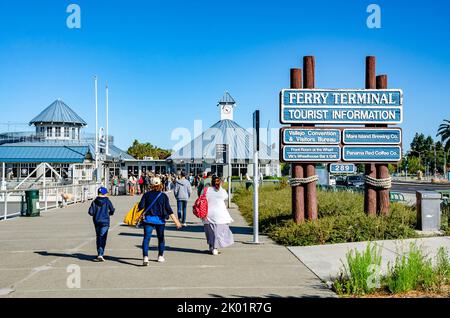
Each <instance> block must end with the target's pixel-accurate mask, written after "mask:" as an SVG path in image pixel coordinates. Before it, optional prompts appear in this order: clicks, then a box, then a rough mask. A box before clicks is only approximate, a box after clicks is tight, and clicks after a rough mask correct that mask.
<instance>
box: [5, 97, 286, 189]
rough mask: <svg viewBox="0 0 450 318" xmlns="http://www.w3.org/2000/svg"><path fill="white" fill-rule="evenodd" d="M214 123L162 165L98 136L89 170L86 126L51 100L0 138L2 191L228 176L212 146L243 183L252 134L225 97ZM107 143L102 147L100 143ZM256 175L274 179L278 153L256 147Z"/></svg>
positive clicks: (90, 137) (90, 138)
mask: <svg viewBox="0 0 450 318" xmlns="http://www.w3.org/2000/svg"><path fill="white" fill-rule="evenodd" d="M218 106H219V110H220V116H221V117H220V120H219V121H218V122H217V123H215V124H214V125H213V126H212V127H210V128H209V129H207V130H206V131H205V132H203V133H202V134H201V135H200V136H198V137H197V138H195V139H194V140H192V141H191V142H190V143H188V144H187V145H185V146H184V147H182V148H181V149H179V150H178V151H176V152H174V153H173V154H172V155H171V156H170V157H169V158H168V159H166V160H155V159H153V158H146V159H144V160H138V159H135V158H133V157H132V156H130V155H129V154H127V152H126V151H124V150H122V149H120V148H118V147H117V146H115V145H114V137H113V136H101V134H100V136H99V143H98V144H99V148H98V149H99V151H98V162H99V169H98V170H96V169H95V160H96V158H95V156H96V151H95V138H96V136H95V134H89V133H86V132H85V131H84V130H85V128H86V126H87V123H86V122H85V121H84V120H83V119H82V118H81V117H80V116H79V115H78V114H77V113H76V112H75V111H74V110H73V109H72V108H70V107H69V106H68V105H67V104H65V103H64V102H63V101H62V100H56V101H55V102H53V103H52V104H51V105H50V106H48V107H47V108H45V109H44V110H43V111H42V112H41V113H39V114H38V115H37V116H36V117H34V118H33V119H31V120H30V122H29V125H30V126H32V127H34V130H33V131H28V132H7V133H0V165H1V166H0V178H1V180H2V188H3V189H5V188H6V186H7V187H8V188H20V186H21V185H24V187H22V188H26V187H30V186H32V185H36V184H46V185H59V184H82V183H88V182H92V181H95V180H96V173H98V180H100V181H102V182H105V183H108V181H109V179H110V178H111V177H112V176H114V175H116V176H119V177H122V178H128V177H129V176H130V175H134V176H136V177H139V176H140V175H141V174H143V173H146V172H147V171H151V172H153V173H158V174H159V173H176V172H180V171H185V172H187V173H193V174H200V173H203V172H205V171H211V172H213V173H216V174H219V175H220V176H224V177H227V176H228V175H229V171H228V166H227V163H224V162H220V161H218V160H217V159H218V158H217V156H216V150H217V145H221V144H222V145H223V144H227V145H231V147H230V151H231V152H230V157H231V164H232V171H231V173H232V175H233V176H240V177H243V176H245V175H246V174H247V173H248V174H249V175H252V171H253V168H252V167H253V138H252V132H251V131H247V130H245V129H244V128H242V127H241V126H239V125H238V124H237V123H236V122H235V121H234V120H233V112H234V108H235V106H236V102H235V101H234V99H233V98H232V97H231V95H230V94H228V93H225V95H224V96H223V98H222V99H221V100H220V101H219V103H218ZM106 138H108V143H106ZM259 156H260V162H261V168H260V170H261V174H262V175H264V176H267V175H270V176H279V175H280V167H279V161H278V160H279V159H278V153H277V152H276V151H273V150H272V149H271V148H270V147H267V145H265V144H261V147H260V155H259Z"/></svg>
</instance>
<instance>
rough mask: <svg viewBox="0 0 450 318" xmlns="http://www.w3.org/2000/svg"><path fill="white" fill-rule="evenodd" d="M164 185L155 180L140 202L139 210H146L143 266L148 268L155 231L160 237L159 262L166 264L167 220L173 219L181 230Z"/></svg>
mask: <svg viewBox="0 0 450 318" xmlns="http://www.w3.org/2000/svg"><path fill="white" fill-rule="evenodd" d="M163 190H164V185H163V183H162V180H161V179H160V178H153V183H152V185H151V188H150V191H149V192H147V193H145V194H144V195H143V196H142V199H141V201H140V202H139V206H138V209H139V210H144V212H143V213H142V221H141V223H142V225H143V227H144V240H143V242H142V254H143V258H144V261H143V265H144V266H148V265H149V260H148V250H149V244H150V238H151V236H152V233H153V230H156V236H157V237H158V262H164V261H165V258H164V250H165V238H164V230H165V227H166V220H168V219H169V218H171V219H172V220H173V222H174V223H175V226H176V227H177V229H180V228H181V224H180V221H179V220H178V218H177V217H176V215H174V214H173V211H172V208H171V207H170V203H169V197H168V196H167V194H165V193H163V192H162V191H163Z"/></svg>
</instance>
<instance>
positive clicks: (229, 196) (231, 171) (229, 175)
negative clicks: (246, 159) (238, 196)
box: [227, 144, 233, 208]
mask: <svg viewBox="0 0 450 318" xmlns="http://www.w3.org/2000/svg"><path fill="white" fill-rule="evenodd" d="M227 152H228V155H227V160H228V208H230V206H231V176H232V175H233V170H232V167H231V157H230V154H231V148H230V144H228V146H227Z"/></svg>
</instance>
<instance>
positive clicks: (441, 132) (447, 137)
mask: <svg viewBox="0 0 450 318" xmlns="http://www.w3.org/2000/svg"><path fill="white" fill-rule="evenodd" d="M436 136H441V140H442V143H443V144H444V149H445V151H448V150H449V149H450V120H448V119H444V123H443V124H441V125H440V126H439V129H438V133H437V135H436Z"/></svg>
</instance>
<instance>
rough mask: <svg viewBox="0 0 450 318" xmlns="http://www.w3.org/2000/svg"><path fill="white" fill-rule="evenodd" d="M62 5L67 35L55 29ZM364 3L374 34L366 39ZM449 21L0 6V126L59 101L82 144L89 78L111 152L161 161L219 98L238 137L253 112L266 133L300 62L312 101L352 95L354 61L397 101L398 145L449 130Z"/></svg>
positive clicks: (352, 3) (398, 4) (300, 9)
mask: <svg viewBox="0 0 450 318" xmlns="http://www.w3.org/2000/svg"><path fill="white" fill-rule="evenodd" d="M71 3H76V4H78V5H80V7H81V23H82V25H81V29H80V30H74V29H69V28H67V26H66V18H67V16H68V13H66V7H67V6H68V5H69V4H71ZM371 3H376V4H378V5H380V7H381V10H382V15H381V19H382V20H381V21H382V22H381V23H382V28H381V29H369V28H367V26H366V19H367V17H368V15H369V14H368V13H367V12H366V8H367V6H368V5H369V4H371ZM449 13H450V2H448V1H445V0H443V1H431V0H430V1H426V2H425V1H403V0H395V1H378V0H372V1H363V0H346V1H301V0H296V1H290V0H280V1H256V0H255V1H253V0H252V1H250V0H246V1H242V0H241V1H237V0H229V1H211V0H208V1H204V0H199V1H194V0H192V1H186V0H185V1H170V2H169V1H162V0H159V1H153V0H147V1H143V0H142V1H138V0H128V1H111V0H110V1H102V0H95V1H94V0H70V1H64V0H58V1H55V0H39V1H31V0H30V1H20V0H18V1H5V0H0V109H1V114H2V115H1V119H0V123H5V122H20V123H25V122H27V121H29V120H30V119H31V118H33V117H34V116H35V115H36V114H38V113H39V112H40V111H41V110H42V109H43V108H45V107H46V106H48V105H49V104H51V103H52V102H53V101H54V100H55V99H57V98H61V99H63V100H64V101H65V102H66V103H67V104H68V105H70V106H71V107H72V108H73V109H74V110H75V111H77V112H78V113H79V115H80V116H81V117H83V118H84V119H85V120H86V121H87V122H88V124H89V127H88V130H89V131H94V127H95V110H94V98H93V96H94V95H93V76H94V75H95V74H96V75H98V77H99V87H100V88H101V91H100V96H99V103H100V105H101V106H103V105H104V92H103V88H104V86H105V84H106V81H107V82H108V84H109V86H110V115H111V116H110V133H111V134H112V135H114V136H115V138H116V144H117V145H118V146H120V147H122V148H127V147H128V146H129V145H130V144H131V142H132V140H133V139H135V138H136V139H139V140H141V141H149V142H151V143H153V144H156V145H158V146H162V147H165V148H171V147H172V146H173V145H174V144H175V143H176V141H171V140H170V136H171V132H172V130H173V129H174V128H176V127H186V128H188V129H190V130H191V131H193V129H194V120H199V119H202V120H203V127H204V128H207V127H209V126H211V125H212V124H214V123H215V122H216V121H217V120H219V113H218V110H217V107H216V103H217V100H218V99H219V98H220V97H221V96H222V95H223V92H224V91H225V90H227V91H229V92H230V93H231V95H232V96H233V97H234V98H235V99H236V100H237V102H238V107H237V109H236V112H235V120H236V121H237V122H238V123H239V124H241V125H242V126H244V127H245V128H247V127H251V123H252V112H253V111H254V110H255V109H257V108H258V109H260V110H261V116H262V118H261V119H262V122H263V126H265V125H267V122H268V121H269V120H270V122H271V126H272V127H279V126H280V124H279V123H278V118H279V115H278V112H279V109H278V108H279V106H278V93H279V91H280V90H281V89H282V88H286V87H288V86H289V69H290V68H291V67H301V66H302V65H301V59H302V56H303V55H314V56H315V57H316V86H317V87H318V88H364V60H365V56H366V55H375V56H377V73H379V74H388V77H389V87H390V88H402V89H403V90H404V94H405V96H404V114H405V116H404V123H403V124H402V125H401V127H402V128H403V129H404V139H405V140H404V141H405V143H407V144H409V143H410V141H411V139H412V137H413V135H414V133H415V132H423V133H425V134H427V135H432V136H435V134H436V130H437V127H438V126H439V124H440V123H441V122H442V120H443V119H444V118H447V119H448V118H449V117H450V116H449V115H450V104H449V103H450V102H449V101H450V76H449V74H450V41H449V40H450V33H449V30H450V19H448V14H449ZM103 114H104V110H103V109H102V110H101V112H100V117H101V118H102V119H103ZM101 125H104V124H103V123H101ZM0 130H6V126H5V125H3V124H0Z"/></svg>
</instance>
